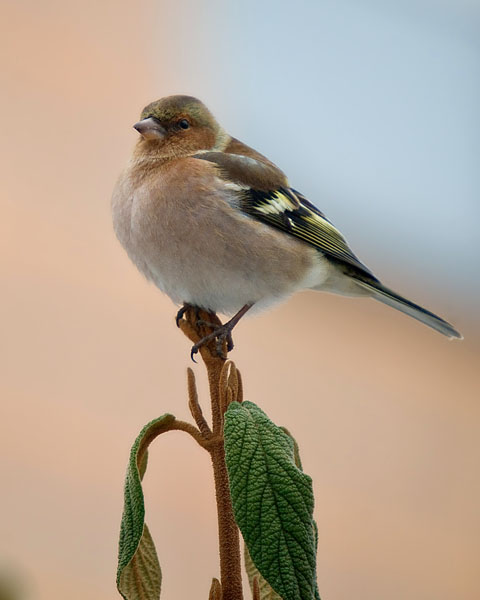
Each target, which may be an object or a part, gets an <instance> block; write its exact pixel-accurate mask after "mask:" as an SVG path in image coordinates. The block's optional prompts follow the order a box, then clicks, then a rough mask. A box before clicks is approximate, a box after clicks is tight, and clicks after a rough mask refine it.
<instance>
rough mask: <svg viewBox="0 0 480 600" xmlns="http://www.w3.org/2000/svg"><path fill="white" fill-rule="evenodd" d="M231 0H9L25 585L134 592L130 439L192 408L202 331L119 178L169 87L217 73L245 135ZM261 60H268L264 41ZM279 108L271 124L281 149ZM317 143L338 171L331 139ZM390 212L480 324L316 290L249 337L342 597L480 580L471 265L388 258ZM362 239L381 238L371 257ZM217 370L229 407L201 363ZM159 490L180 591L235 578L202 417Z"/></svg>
mask: <svg viewBox="0 0 480 600" xmlns="http://www.w3.org/2000/svg"><path fill="white" fill-rule="evenodd" d="M347 4H348V3H347ZM366 4H368V2H367V3H366ZM374 4H375V3H374ZM207 5H208V8H205V7H203V8H202V6H203V3H198V4H196V3H193V0H192V2H191V3H189V2H184V1H183V2H180V3H178V4H176V5H175V6H173V5H171V4H166V3H164V4H161V5H158V6H157V5H156V4H155V3H154V2H151V1H149V0H143V1H142V2H140V3H134V2H118V1H116V2H114V1H113V0H106V1H104V2H82V3H78V4H74V3H64V2H60V1H55V0H48V1H47V2H46V3H34V2H31V1H30V2H29V1H27V0H25V1H20V2H8V1H6V2H4V3H3V12H4V15H3V19H2V21H1V22H2V25H1V27H2V43H3V44H5V51H4V52H2V53H1V56H0V61H1V63H2V73H3V83H4V88H5V92H6V93H4V94H3V95H2V98H1V100H0V103H1V110H0V118H1V120H2V125H1V126H2V129H1V130H2V141H3V144H2V148H1V160H2V165H3V167H4V173H3V176H2V181H1V185H2V187H3V190H2V197H1V203H2V207H1V210H2V219H1V220H0V244H1V248H2V251H1V253H0V269H1V277H2V311H1V315H2V317H1V319H2V339H3V340H4V344H3V347H2V350H1V362H0V364H1V365H2V372H3V373H2V378H1V383H0V385H1V396H2V417H1V421H0V422H1V437H0V444H1V446H2V451H1V454H0V473H1V481H2V488H3V489H2V494H1V513H0V578H1V577H2V573H8V576H9V577H10V578H11V579H12V580H13V581H14V582H16V583H17V584H18V586H19V588H20V592H21V593H20V596H19V597H21V598H32V599H39V600H47V599H48V600H51V599H53V598H68V599H69V600H80V599H84V598H89V599H91V600H97V599H98V600H100V599H102V600H105V599H106V598H112V599H114V598H117V597H119V596H118V595H117V593H116V590H115V585H114V581H115V569H116V552H117V538H118V530H119V523H120V516H121V511H122V500H123V499H122V493H123V478H124V473H125V468H126V462H127V457H128V452H129V449H130V446H131V444H132V442H133V440H134V439H135V437H136V435H137V433H138V432H139V431H140V429H141V427H142V426H143V425H144V424H145V423H146V422H147V421H149V420H151V419H153V418H155V417H156V416H159V415H160V414H163V413H164V412H173V413H174V414H175V415H176V416H178V417H179V418H188V411H187V407H186V381H185V370H186V367H188V366H190V364H191V363H190V361H189V343H188V342H187V340H186V339H185V338H184V337H183V336H182V334H181V333H180V332H179V331H178V330H177V329H176V327H175V325H174V319H173V317H174V314H175V312H176V308H175V307H174V306H173V305H172V304H171V302H170V301H169V299H168V298H166V297H164V296H163V295H162V294H160V293H159V292H158V291H157V290H156V289H155V288H154V287H153V286H151V285H148V284H147V283H146V282H145V281H144V280H142V278H141V276H140V275H139V274H138V273H137V272H136V270H135V268H134V267H133V266H132V265H131V264H130V262H129V260H128V259H127V257H126V255H125V253H124V251H123V250H122V249H121V247H120V245H119V244H118V243H117V241H116V240H115V237H114V234H113V232H112V226H111V222H110V207H109V198H110V194H111V190H112V187H113V185H114V181H115V178H116V177H117V175H118V173H119V171H120V170H121V168H122V166H123V164H124V163H125V162H126V160H127V158H128V156H129V153H130V149H131V147H132V145H133V144H134V142H135V139H136V133H135V132H134V131H133V130H132V128H131V125H132V124H133V123H134V122H135V121H136V120H137V116H138V114H139V111H140V110H141V108H142V107H143V105H145V104H147V103H148V102H150V101H151V100H153V99H156V98H158V97H161V96H164V95H167V94H170V93H189V94H193V95H197V96H199V97H201V98H203V99H204V100H206V102H207V104H209V106H210V107H211V108H212V110H213V112H217V110H218V111H219V112H220V114H221V113H222V112H223V115H227V116H228V115H229V118H230V122H227V123H225V125H226V126H227V128H228V129H230V130H231V131H232V133H233V134H238V135H239V136H240V135H241V133H242V131H243V129H242V127H243V126H239V129H240V130H242V131H236V130H235V124H236V121H235V113H236V112H241V111H242V110H245V111H246V113H247V114H249V115H255V114H256V105H255V100H254V98H253V99H252V94H251V93H250V95H249V96H248V98H242V97H239V96H238V95H237V98H236V103H235V100H234V99H233V98H231V97H230V96H228V95H226V94H225V90H223V89H222V79H221V74H222V73H224V72H225V64H224V62H222V61H225V60H226V58H225V56H223V55H222V49H221V47H220V48H218V47H217V54H215V52H214V51H212V50H210V51H208V52H207V51H206V50H205V47H206V46H209V45H210V46H212V47H213V46H214V45H215V43H216V40H217V38H215V27H217V26H218V23H217V22H215V23H212V22H210V23H209V22H208V18H207V17H208V15H211V14H214V13H215V14H217V16H218V15H219V14H220V16H218V18H219V19H221V18H223V17H222V12H221V11H224V10H225V8H224V6H223V7H222V6H221V3H219V2H210V3H207ZM370 9H371V10H373V9H372V7H371V6H370V8H369V10H370ZM272 10H274V9H273V8H272ZM206 15H207V16H206ZM283 16H284V17H285V18H287V17H288V15H285V14H284V15H283ZM270 34H271V35H272V38H273V39H272V41H273V42H275V41H276V40H275V38H274V32H273V31H271V32H270ZM294 35H295V36H301V32H298V31H296V32H295V34H294ZM221 37H222V36H220V38H221ZM283 40H284V42H285V41H286V40H285V38H283ZM277 41H278V40H277ZM290 42H294V38H292V39H291V40H290ZM217 43H218V42H217ZM207 56H208V57H210V58H211V57H212V56H217V59H216V60H217V62H205V61H206V57H207ZM202 61H203V62H202ZM222 65H223V66H222ZM257 68H258V69H260V68H265V69H267V67H265V66H264V65H262V63H261V56H259V64H258V66H257ZM222 69H223V70H222ZM319 77H321V74H320V75H319ZM297 85H298V82H297ZM275 93H278V89H277V90H276V91H275ZM226 98H228V102H229V104H228V107H227V106H226V105H224V104H222V102H226ZM216 109H217V110H216ZM287 116H288V115H287ZM286 120H288V119H286ZM261 126H262V120H261V119H258V121H257V122H256V125H255V129H254V131H253V130H252V137H253V136H254V135H256V136H257V138H258V139H259V140H260V139H262V145H261V147H259V150H261V151H262V152H264V153H266V154H267V155H270V156H272V157H275V152H278V150H277V145H276V144H277V142H272V141H271V140H270V141H269V138H268V136H267V134H266V133H265V136H263V134H262V127H261ZM303 133H305V136H306V137H308V132H307V131H305V132H302V131H301V130H300V132H299V134H300V138H301V136H302V134H303ZM242 137H244V138H245V139H244V141H245V142H247V143H252V144H253V143H254V141H255V140H252V139H249V138H248V137H245V135H243V136H242ZM318 143H319V144H321V143H323V142H318ZM325 143H327V142H325ZM257 146H258V144H257ZM284 152H285V153H286V155H288V153H289V152H290V154H291V155H292V161H295V160H296V159H297V155H298V153H297V152H296V151H294V150H290V151H289V150H288V147H287V148H286V149H284ZM380 153H381V154H383V150H379V154H380ZM284 163H285V158H284V159H283V163H282V164H281V166H282V168H284V169H285V170H287V171H288V162H287V164H284ZM303 164H304V168H305V169H307V170H308V169H309V168H310V170H311V171H312V173H313V176H316V177H317V178H319V179H320V180H321V179H322V170H321V168H320V166H318V165H317V164H314V157H313V155H306V156H305V158H304V161H303ZM344 170H345V173H348V170H349V169H348V165H346V166H344ZM338 184H339V186H340V185H341V181H340V180H339V183H338ZM295 185H296V187H299V188H300V189H302V188H301V183H299V184H295ZM308 185H310V190H309V191H311V190H312V189H313V190H314V189H315V187H314V186H315V184H314V183H312V181H310V182H309V183H308V184H307V186H308ZM320 185H321V184H320ZM312 200H313V201H315V202H316V199H315V198H314V197H313V198H312ZM384 202H385V204H387V203H388V198H386V199H385V200H384ZM456 202H457V203H458V202H461V198H460V199H458V198H457V199H456ZM318 203H319V205H320V207H322V204H321V201H320V200H319V201H318ZM476 210H477V211H478V207H477V209H476ZM327 214H329V213H328V211H327ZM477 215H478V212H477ZM381 219H382V215H379V217H378V222H375V223H373V225H372V229H371V232H370V233H369V234H368V235H365V234H362V231H357V232H355V229H354V228H353V227H352V228H351V233H350V235H349V236H348V237H349V240H350V242H351V243H352V246H353V248H354V250H355V251H356V252H357V253H358V254H359V256H360V257H361V258H362V257H363V258H365V259H366V262H367V264H369V265H370V266H371V267H372V269H373V270H374V271H376V272H377V274H378V275H379V276H380V277H381V278H382V276H383V275H384V274H387V273H388V277H383V278H384V279H385V280H386V282H387V283H388V284H390V285H392V287H395V288H397V289H399V291H403V292H404V293H405V294H407V295H410V296H411V297H412V298H413V299H414V300H417V301H418V302H420V303H423V304H425V305H427V306H428V307H429V308H431V309H433V310H434V311H436V312H439V313H440V314H441V315H443V316H445V317H446V318H447V319H449V320H451V321H452V322H453V323H454V324H455V325H456V326H457V327H458V328H459V329H460V330H461V331H462V332H463V333H464V335H465V340H464V341H463V342H461V343H458V342H448V341H447V340H446V339H444V338H443V337H441V336H439V335H438V334H436V333H435V332H433V331H431V330H429V329H427V328H426V327H422V326H421V325H420V324H418V323H417V322H415V321H413V320H409V319H407V318H406V317H404V316H403V315H401V314H399V313H396V312H394V311H392V310H391V309H388V308H386V307H384V306H381V305H379V304H375V303H373V302H369V301H364V300H349V299H345V298H338V297H333V296H329V295H320V294H318V295H317V294H314V293H305V294H300V295H298V296H297V297H295V298H294V299H291V300H290V301H289V302H288V303H286V304H284V305H282V306H281V307H279V308H277V309H275V310H272V311H271V312H269V313H267V314H264V315H261V316H258V317H254V318H252V319H250V320H248V319H245V321H242V323H241V324H240V325H239V327H238V330H237V331H236V335H235V341H236V348H235V351H234V353H233V354H232V358H233V359H234V360H235V361H236V364H237V365H238V367H239V368H240V369H241V371H242V374H243V378H244V383H245V392H246V398H247V399H248V400H251V401H253V402H256V403H258V404H259V405H260V406H261V407H262V408H263V409H264V410H265V411H266V412H267V414H269V416H270V417H271V418H272V419H273V420H274V421H275V422H276V423H277V424H281V425H285V426H287V427H288V428H289V429H290V431H291V432H292V433H293V434H294V435H295V436H296V438H297V440H298V442H299V444H300V448H301V451H302V459H303V464H304V468H305V471H306V472H307V473H309V474H310V475H311V476H312V477H313V480H314V486H315V493H316V510H315V516H316V519H317V522H318V526H319V552H318V572H319V588H320V594H321V596H322V598H328V599H329V600H347V599H350V598H353V597H355V598H357V599H363V598H365V599H367V598H368V599H369V600H372V599H379V600H380V599H385V598H388V599H389V600H397V599H398V600H404V599H405V598H415V599H416V600H433V599H435V600H447V599H448V600H450V599H451V598H455V599H456V600H476V599H477V598H479V597H480V578H479V573H480V561H479V556H480V519H479V508H478V507H479V505H480V485H479V475H478V473H479V459H480V435H479V423H480V402H479V400H480V393H479V392H480V375H479V367H480V363H479V358H480V334H479V331H480V328H479V322H478V297H476V298H473V297H472V296H471V294H470V293H468V290H467V291H465V290H463V291H462V290H461V289H460V288H456V287H454V286H452V287H451V288H448V286H447V287H444V286H443V287H442V285H443V284H442V277H443V279H445V278H446V277H447V267H448V265H445V266H444V269H445V270H444V271H443V272H442V266H441V265H440V266H437V270H436V271H435V277H437V279H435V277H433V276H431V275H430V274H429V275H427V276H426V277H425V278H422V273H421V271H420V272H418V271H415V266H414V265H413V264H410V265H409V264H403V266H401V265H400V263H399V264H398V265H397V263H396V262H395V260H393V259H391V260H390V258H389V255H388V253H387V254H386V255H385V256H383V250H382V244H384V243H385V242H384V240H382V241H380V239H381V238H380V234H379V238H378V240H376V239H375V231H376V229H377V230H379V231H380V230H381V228H382V222H381ZM334 221H335V222H336V223H337V225H339V227H340V228H342V222H341V220H339V219H338V218H337V219H336V220H335V219H334ZM392 230H393V231H395V226H393V228H392ZM426 235H427V236H430V238H431V239H432V240H434V239H435V238H438V236H439V235H440V232H439V231H436V230H433V231H429V232H427V233H426ZM355 236H356V237H355ZM394 242H395V244H396V243H397V240H396V239H394V240H392V244H393V243H394ZM476 242H478V240H476ZM414 243H415V241H414V240H413V241H412V242H411V244H414ZM362 244H364V247H365V248H367V249H371V248H376V251H375V253H371V257H370V258H371V259H370V260H368V256H367V257H365V254H366V252H365V251H364V252H363V254H362ZM412 247H413V246H412ZM475 248H476V251H477V252H478V244H477V245H476V246H475ZM397 250H398V251H399V252H401V248H397ZM410 250H411V248H410ZM456 250H457V249H456V247H453V248H452V249H451V252H452V254H453V256H452V264H453V265H454V264H455V262H454V261H455V260H458V261H459V263H460V262H461V259H459V258H457V259H455V252H456ZM376 253H378V255H377V256H375V254H376ZM375 260H376V261H377V262H376V263H375ZM475 260H477V265H478V254H477V255H476V258H475ZM389 261H390V262H389ZM410 267H411V268H410ZM475 280H478V270H477V271H476V272H475ZM467 296H468V300H465V298H467ZM460 307H461V309H460ZM469 307H470V308H469ZM195 372H196V374H197V377H198V379H199V381H200V382H201V385H200V387H201V390H202V393H203V396H202V399H203V402H204V405H205V406H206V405H207V398H206V388H205V382H204V378H203V371H202V368H201V366H200V365H199V366H196V367H195ZM145 490H146V503H147V522H148V524H149V526H150V530H151V532H152V535H153V537H154V539H155V541H156V545H157V550H158V554H159V558H160V562H161V565H162V569H163V573H164V583H163V593H162V597H164V598H187V597H188V598H207V596H208V589H209V584H210V581H211V578H212V577H213V576H218V564H217V562H218V561H217V556H216V554H217V549H216V521H215V506H214V499H213V483H212V477H211V473H210V469H209V464H208V457H207V455H206V454H205V453H203V451H202V450H200V449H198V448H197V447H195V446H194V445H193V443H192V442H191V440H190V438H187V437H186V436H183V435H182V434H180V433H172V434H168V435H165V436H164V437H163V438H162V439H160V440H158V441H157V442H156V443H155V444H154V446H153V447H152V450H151V454H150V465H149V471H148V473H147V476H146V482H145ZM247 597H249V596H248V595H247ZM2 600H3V599H2Z"/></svg>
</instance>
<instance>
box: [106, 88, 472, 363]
mask: <svg viewBox="0 0 480 600" xmlns="http://www.w3.org/2000/svg"><path fill="white" fill-rule="evenodd" d="M134 128H135V129H136V130H137V131H138V132H139V134H140V138H139V140H138V142H137V145H136V147H135V149H134V152H133V156H132V158H131V160H130V162H129V164H128V166H127V168H126V169H125V170H124V172H123V173H122V175H121V176H120V178H119V180H118V182H117V184H116V187H115V190H114V192H113V199H112V209H113V223H114V228H115V232H116V235H117V237H118V239H119V240H120V242H121V244H122V245H123V246H124V248H125V250H126V251H127V253H128V255H129V256H130V258H131V260H132V261H133V262H134V263H135V265H136V266H137V267H138V269H139V270H140V271H141V272H142V273H143V274H144V275H145V277H146V278H147V279H149V280H151V281H153V282H154V283H155V285H156V286H157V287H158V288H160V289H161V290H162V291H163V292H165V293H166V294H168V296H170V298H171V299H172V300H173V301H174V302H175V303H178V304H180V305H183V306H184V308H183V309H180V311H179V313H178V316H177V323H178V318H180V317H181V315H182V314H183V311H184V310H185V307H186V306H193V307H198V308H202V309H205V310H207V311H209V312H221V313H223V314H226V315H234V316H233V317H232V318H231V319H230V321H228V322H227V323H226V324H225V325H223V326H222V327H220V328H218V329H217V330H216V331H214V332H213V334H212V335H210V336H207V337H206V338H204V339H203V340H202V341H201V342H200V343H199V344H197V345H196V346H194V347H193V348H192V353H195V352H196V351H198V348H199V347H200V346H201V345H202V344H203V343H205V342H206V341H208V340H211V339H212V338H215V339H216V340H217V348H218V349H219V350H220V348H221V347H222V344H223V342H224V341H225V340H227V341H228V346H229V349H231V347H233V344H232V342H231V331H232V329H233V327H234V326H235V324H236V323H237V322H238V320H239V319H240V318H241V317H242V316H243V315H244V314H245V313H246V312H247V311H248V310H250V309H251V308H252V307H255V308H257V309H261V308H265V307H267V306H270V305H272V304H274V303H276V302H279V301H281V300H284V299H285V298H287V297H288V296H290V294H293V293H294V292H296V291H298V290H303V289H312V290H322V291H327V292H334V293H337V294H343V295H348V296H369V297H372V298H375V299H376V300H380V302H383V303H385V304H388V305H389V306H392V307H393V308H396V309H398V310H400V311H402V312H404V313H406V314H407V315H409V316H411V317H413V318H415V319H418V320H419V321H421V322H422V323H425V324H426V325H428V326H430V327H432V328H433V329H436V330H437V331H439V332H440V333H442V334H444V335H446V336H447V337H449V338H461V335H460V334H459V333H458V331H456V330H455V329H454V328H453V327H452V326H451V325H450V324H449V323H447V322H446V321H444V320H443V319H441V318H440V317H437V316H436V315H434V314H433V313H431V312H429V311H428V310H426V309H424V308H422V307H421V306H418V305H417V304H414V303H413V302H410V301H409V300H407V299H406V298H403V297H402V296H400V295H399V294H397V293H396V292H394V291H392V290H390V289H388V288H387V287H385V286H384V285H383V284H382V283H381V282H380V281H379V280H378V279H377V278H376V277H375V276H374V275H373V274H372V272H371V271H370V270H369V269H368V268H367V267H366V266H365V265H364V264H363V263H361V262H360V260H359V259H358V258H357V257H356V256H355V254H353V252H352V251H351V250H350V248H349V247H348V245H347V243H346V241H345V238H344V237H343V236H342V234H341V233H340V232H339V231H338V229H336V227H334V226H333V225H332V223H331V222H330V221H329V220H328V219H327V218H326V216H325V215H324V214H323V213H322V212H320V210H318V208H316V207H315V206H314V205H313V204H311V203H310V202H309V201H308V200H307V199H306V198H305V196H303V195H302V194H301V193H300V192H298V191H297V190H295V189H293V188H291V187H290V185H289V183H288V180H287V178H286V176H285V174H284V173H283V172H282V171H281V170H280V169H279V168H278V167H277V166H276V165H274V164H273V163H272V162H271V161H269V160H268V159H267V158H265V156H262V155H261V154H260V153H259V152H257V151H256V150H253V149H252V148H250V147H249V146H246V145H245V144H243V143H242V142H240V141H239V140H237V139H235V138H234V137H231V136H230V135H229V134H228V133H227V132H226V131H225V130H224V129H223V128H222V127H221V126H220V125H219V124H218V123H217V121H216V120H215V118H214V117H213V115H212V114H211V113H210V111H209V110H208V109H207V108H206V106H205V105H204V104H202V102H200V101H199V100H197V99H196V98H192V97H190V96H169V97H167V98H162V99H161V100H158V101H156V102H152V103H151V104H149V105H148V106H146V107H145V108H144V109H143V111H142V114H141V119H140V121H139V122H138V123H136V124H135V125H134ZM192 356H193V354H192Z"/></svg>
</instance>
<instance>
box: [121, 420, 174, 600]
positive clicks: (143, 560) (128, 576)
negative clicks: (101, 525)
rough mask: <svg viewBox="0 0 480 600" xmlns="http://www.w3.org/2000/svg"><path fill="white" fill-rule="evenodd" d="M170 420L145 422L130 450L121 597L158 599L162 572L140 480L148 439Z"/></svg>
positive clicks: (143, 599)
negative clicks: (147, 522) (146, 520)
mask: <svg viewBox="0 0 480 600" xmlns="http://www.w3.org/2000/svg"><path fill="white" fill-rule="evenodd" d="M174 421H175V417H174V416H173V415H169V414H166V415H163V416H161V417H159V418H158V419H155V420H154V421H151V422H150V423H148V424H147V425H145V427H144V428H143V429H142V431H141V432H140V434H139V436H138V437H137V439H136V440H135V443H134V444H133V446H132V449H131V451H130V459H129V462H128V469H127V476H126V479H125V499H124V506H123V515H122V523H121V526H120V540H119V544H118V569H117V588H118V591H119V592H120V594H121V595H122V596H123V598H125V600H157V599H158V598H160V588H161V582H162V573H161V570H160V565H159V562H158V558H157V553H156V551H155V546H154V544H153V540H152V538H151V536H150V532H149V531H148V527H147V525H146V524H145V503H144V500H143V490H142V483H141V482H142V478H143V475H144V474H145V470H146V468H147V458H148V451H147V449H148V446H149V444H150V442H151V441H152V440H153V439H155V438H156V437H157V435H159V434H161V433H163V432H164V431H168V430H169V429H170V428H171V425H172V424H173V422H174Z"/></svg>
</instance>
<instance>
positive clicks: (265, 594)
mask: <svg viewBox="0 0 480 600" xmlns="http://www.w3.org/2000/svg"><path fill="white" fill-rule="evenodd" d="M244 559H245V571H246V572H247V577H248V583H249V584H250V589H251V590H252V592H253V580H254V579H255V577H256V578H257V580H258V587H259V589H260V600H282V598H281V597H280V596H279V595H278V594H277V592H275V591H274V590H273V589H272V588H271V586H269V585H268V583H267V582H266V581H265V579H264V578H263V577H262V576H261V575H260V572H259V570H258V569H257V567H256V566H255V564H254V562H253V560H252V557H251V556H250V553H249V551H248V548H247V546H245V550H244Z"/></svg>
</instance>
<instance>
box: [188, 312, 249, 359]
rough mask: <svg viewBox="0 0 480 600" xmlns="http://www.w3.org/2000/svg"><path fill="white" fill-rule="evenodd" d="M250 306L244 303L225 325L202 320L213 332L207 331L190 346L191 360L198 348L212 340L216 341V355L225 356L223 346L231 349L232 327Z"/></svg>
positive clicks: (228, 350)
mask: <svg viewBox="0 0 480 600" xmlns="http://www.w3.org/2000/svg"><path fill="white" fill-rule="evenodd" d="M252 306H253V305H252V304H245V306H243V307H242V308H241V309H240V310H239V311H238V312H237V313H236V314H235V315H233V317H232V318H231V319H230V321H227V322H226V323H225V325H222V324H220V325H218V323H209V322H207V321H203V325H204V326H206V327H211V328H212V329H213V332H212V333H209V334H208V335H206V336H205V337H203V338H202V339H201V340H200V341H199V342H197V343H196V344H195V345H194V346H192V350H191V352H190V356H191V358H192V360H193V361H194V362H195V359H194V356H195V354H197V352H198V351H199V349H200V348H201V347H202V346H204V345H205V344H208V342H212V341H213V340H215V341H216V343H215V350H216V351H217V355H218V356H220V357H221V358H227V356H226V354H227V353H226V352H224V348H225V347H226V349H227V352H230V351H231V350H233V338H232V329H233V328H234V327H235V325H236V324H237V323H238V322H239V321H240V319H241V318H242V317H243V315H244V314H245V313H246V312H247V311H248V310H250V309H251V308H252Z"/></svg>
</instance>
